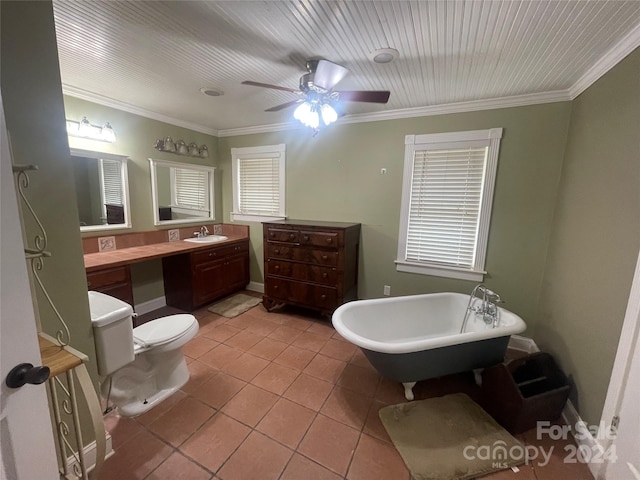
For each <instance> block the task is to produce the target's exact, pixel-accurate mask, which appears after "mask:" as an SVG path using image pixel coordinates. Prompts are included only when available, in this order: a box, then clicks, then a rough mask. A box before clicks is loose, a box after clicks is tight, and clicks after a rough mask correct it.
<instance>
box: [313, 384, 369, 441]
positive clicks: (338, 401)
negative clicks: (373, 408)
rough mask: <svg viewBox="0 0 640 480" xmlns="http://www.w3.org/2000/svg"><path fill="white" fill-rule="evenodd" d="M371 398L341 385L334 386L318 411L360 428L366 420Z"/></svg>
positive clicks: (357, 428)
mask: <svg viewBox="0 0 640 480" xmlns="http://www.w3.org/2000/svg"><path fill="white" fill-rule="evenodd" d="M371 401H372V399H371V398H370V397H365V396H364V395H360V394H358V393H354V392H351V391H349V390H346V389H344V388H342V387H335V388H334V389H333V391H332V392H331V393H330V394H329V397H327V400H326V401H325V402H324V405H322V408H321V409H320V413H322V414H323V415H326V416H327V417H330V418H333V419H334V420H337V421H339V422H341V423H344V424H345V425H349V426H350V427H353V428H355V429H356V430H361V429H362V427H364V424H365V422H366V420H367V415H368V413H369V406H370V405H371Z"/></svg>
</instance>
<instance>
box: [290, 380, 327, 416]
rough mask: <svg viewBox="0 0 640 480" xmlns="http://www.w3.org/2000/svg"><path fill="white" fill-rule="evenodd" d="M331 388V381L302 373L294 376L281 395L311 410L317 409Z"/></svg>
mask: <svg viewBox="0 0 640 480" xmlns="http://www.w3.org/2000/svg"><path fill="white" fill-rule="evenodd" d="M332 389H333V385H332V384H331V383H329V382H325V381H324V380H321V379H319V378H315V377H312V376H310V375H305V374H304V373H303V374H301V375H300V376H299V377H298V378H296V380H295V381H294V382H293V383H292V384H291V386H290V387H289V388H288V389H287V390H286V391H285V392H284V394H283V395H282V396H283V397H285V398H288V399H289V400H291V401H294V402H296V403H299V404H300V405H303V406H305V407H307V408H310V409H311V410H315V411H318V410H320V408H321V407H322V404H323V403H324V401H325V400H326V398H327V397H328V396H329V393H331V390H332Z"/></svg>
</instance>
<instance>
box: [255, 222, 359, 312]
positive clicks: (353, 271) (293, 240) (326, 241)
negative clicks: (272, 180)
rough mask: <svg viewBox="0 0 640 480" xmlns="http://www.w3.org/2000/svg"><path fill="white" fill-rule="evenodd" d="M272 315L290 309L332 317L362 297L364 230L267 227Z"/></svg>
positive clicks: (266, 300) (336, 225) (335, 225)
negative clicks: (360, 263) (360, 271)
mask: <svg viewBox="0 0 640 480" xmlns="http://www.w3.org/2000/svg"><path fill="white" fill-rule="evenodd" d="M263 236H264V297H263V304H264V306H265V308H266V309H267V310H270V309H272V308H274V307H275V306H276V305H278V304H282V303H286V304H291V305H298V306H301V307H306V308H310V309H313V310H318V311H320V312H321V313H322V314H325V315H328V314H331V313H332V312H333V311H334V310H335V309H336V308H337V307H338V306H340V305H342V304H343V303H345V302H348V301H350V300H355V299H356V298H357V296H358V252H359V248H360V224H359V223H343V222H317V221H308V220H282V221H276V222H266V223H263Z"/></svg>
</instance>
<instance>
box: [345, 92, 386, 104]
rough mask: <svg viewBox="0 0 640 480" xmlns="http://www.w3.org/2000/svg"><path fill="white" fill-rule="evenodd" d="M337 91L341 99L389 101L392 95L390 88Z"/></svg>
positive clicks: (371, 101) (350, 100)
mask: <svg viewBox="0 0 640 480" xmlns="http://www.w3.org/2000/svg"><path fill="white" fill-rule="evenodd" d="M337 93H338V94H339V95H340V100H345V101H347V102H369V103H387V102H388V101H389V96H390V95H391V92H389V91H388V90H353V91H342V92H337Z"/></svg>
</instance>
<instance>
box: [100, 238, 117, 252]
mask: <svg viewBox="0 0 640 480" xmlns="http://www.w3.org/2000/svg"><path fill="white" fill-rule="evenodd" d="M115 249H116V237H100V238H98V251H100V252H110V251H112V250H115Z"/></svg>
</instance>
